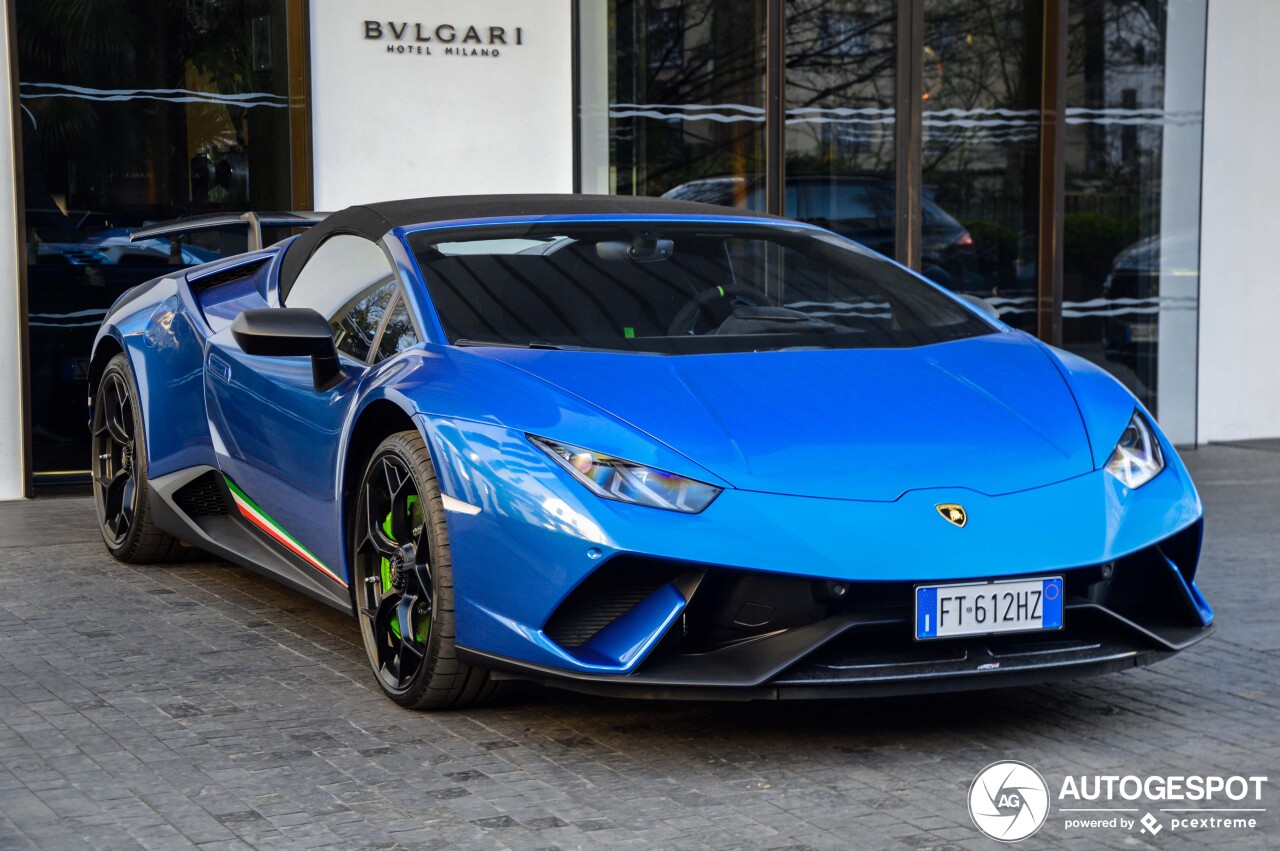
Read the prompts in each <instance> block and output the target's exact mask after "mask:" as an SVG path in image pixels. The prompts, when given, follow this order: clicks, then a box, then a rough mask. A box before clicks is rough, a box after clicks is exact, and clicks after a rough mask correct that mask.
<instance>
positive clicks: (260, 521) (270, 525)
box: [222, 476, 347, 588]
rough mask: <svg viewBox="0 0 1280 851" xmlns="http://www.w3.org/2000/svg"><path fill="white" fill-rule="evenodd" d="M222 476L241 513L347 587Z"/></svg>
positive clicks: (286, 546)
mask: <svg viewBox="0 0 1280 851" xmlns="http://www.w3.org/2000/svg"><path fill="white" fill-rule="evenodd" d="M222 478H223V479H224V480H225V481H226V483H227V487H228V488H230V490H231V498H232V499H234V500H235V501H236V508H239V509H240V513H241V514H243V515H244V516H245V519H247V520H248V521H249V522H250V523H252V524H253V525H255V526H257V527H258V528H259V529H261V530H262V531H263V532H266V533H267V534H268V535H270V536H271V537H272V538H273V539H274V540H275V541H276V542H277V543H279V544H280V545H281V546H283V547H284V548H285V549H287V550H288V551H289V552H291V553H293V554H294V555H296V556H297V557H298V558H300V559H302V560H303V561H305V562H306V563H307V564H309V565H311V566H312V567H314V568H315V569H316V570H318V571H320V572H321V573H323V574H324V575H325V576H327V577H329V578H330V579H332V580H333V581H334V582H336V583H338V584H339V585H341V586H342V587H343V588H346V587H347V583H345V582H343V581H342V580H341V579H339V578H338V575H337V574H336V573H334V572H333V571H332V570H330V569H329V568H327V567H325V566H324V563H323V562H321V561H320V559H318V558H316V557H315V556H313V555H312V554H311V553H309V552H307V548H306V547H304V546H302V544H300V543H298V540H297V539H296V538H294V537H293V536H292V535H290V534H289V533H288V532H286V531H285V530H284V528H283V527H282V526H281V525H280V524H279V523H277V522H276V521H275V520H272V519H271V516H270V515H269V514H267V513H266V512H265V511H263V510H262V509H261V508H259V507H258V505H257V503H255V502H254V501H253V500H251V499H249V497H248V495H247V494H246V493H245V492H244V491H242V490H240V488H238V487H236V484H235V482H233V481H231V480H230V479H228V478H227V477H226V476H223V477H222Z"/></svg>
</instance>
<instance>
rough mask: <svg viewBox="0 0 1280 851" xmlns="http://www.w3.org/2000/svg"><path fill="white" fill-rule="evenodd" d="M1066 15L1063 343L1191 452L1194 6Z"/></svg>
mask: <svg viewBox="0 0 1280 851" xmlns="http://www.w3.org/2000/svg"><path fill="white" fill-rule="evenodd" d="M1070 13H1071V26H1070V31H1071V34H1072V35H1071V39H1070V42H1069V47H1068V52H1067V67H1068V78H1067V131H1066V145H1067V158H1066V216H1065V218H1064V226H1065V241H1064V261H1065V262H1064V275H1063V310H1062V316H1063V322H1062V326H1063V337H1064V343H1065V345H1066V347H1067V348H1068V349H1070V350H1071V351H1073V352H1075V353H1076V354H1079V355H1081V356H1083V357H1085V358H1088V359H1089V360H1091V361H1093V362H1095V363H1098V364H1100V365H1102V366H1104V367H1106V368H1107V369H1108V370H1110V371H1111V372H1112V374H1114V375H1115V376H1116V377H1117V378H1119V379H1120V380H1121V381H1123V382H1124V383H1125V385H1127V386H1128V387H1129V389H1130V390H1132V391H1133V392H1134V393H1135V394H1136V395H1137V396H1138V398H1139V399H1141V400H1142V402H1143V404H1145V405H1147V406H1148V407H1150V408H1152V409H1153V410H1154V411H1155V413H1156V416H1157V417H1158V418H1159V420H1160V424H1161V426H1162V427H1164V429H1165V430H1166V431H1167V432H1168V433H1169V434H1170V436H1171V437H1172V438H1173V439H1174V440H1175V441H1179V442H1184V443H1193V442H1195V439H1196V434H1195V423H1196V350H1197V339H1196V336H1197V334H1196V329H1197V322H1196V315H1197V309H1198V308H1197V305H1198V301H1199V282H1200V275H1199V271H1200V146H1201V138H1202V135H1203V117H1204V109H1203V105H1204V37H1205V20H1206V17H1205V16H1206V13H1207V9H1206V2H1205V0H1167V2H1162V3H1138V2H1133V1H1132V0H1088V2H1076V3H1072V4H1071V6H1070Z"/></svg>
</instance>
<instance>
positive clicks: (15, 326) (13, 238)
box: [0, 15, 23, 499]
mask: <svg viewBox="0 0 1280 851" xmlns="http://www.w3.org/2000/svg"><path fill="white" fill-rule="evenodd" d="M9 67H10V63H9V16H8V15H0V282H3V283H0V499H20V498H21V497H22V496H23V463H22V451H23V450H22V431H23V394H22V361H23V352H22V348H21V341H22V322H23V316H22V312H21V310H20V309H19V308H20V307H21V300H20V297H19V282H20V281H21V277H20V272H21V269H20V267H19V266H18V215H17V181H16V179H15V176H16V174H17V168H16V165H17V164H16V161H15V159H14V155H13V152H14V139H13V121H12V120H11V119H10V116H11V115H12V114H13V98H12V90H13V86H12V82H11V81H10V79H9V77H10V73H9Z"/></svg>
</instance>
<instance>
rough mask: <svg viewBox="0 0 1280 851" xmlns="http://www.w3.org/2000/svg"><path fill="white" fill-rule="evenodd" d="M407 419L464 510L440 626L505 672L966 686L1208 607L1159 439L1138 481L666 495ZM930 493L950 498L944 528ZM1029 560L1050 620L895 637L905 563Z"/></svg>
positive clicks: (795, 691) (1195, 525) (1092, 666)
mask: <svg viewBox="0 0 1280 851" xmlns="http://www.w3.org/2000/svg"><path fill="white" fill-rule="evenodd" d="M427 425H428V428H427V431H428V434H430V435H431V436H432V449H433V453H434V455H435V462H436V470H437V473H438V475H439V477H440V482H441V487H442V490H443V491H444V493H446V494H449V495H450V496H452V497H454V498H456V499H459V500H462V501H463V502H466V503H469V504H470V505H472V506H474V507H476V508H477V509H479V510H478V511H476V512H468V513H458V512H455V513H450V514H449V515H448V524H449V538H450V549H451V556H452V563H453V574H454V588H455V611H456V616H457V641H458V644H459V647H460V650H462V652H463V653H464V655H466V657H467V658H468V659H469V660H470V661H471V662H472V663H475V664H480V665H483V666H484V667H488V668H492V669H494V670H498V671H502V672H504V675H506V676H519V677H522V678H526V679H542V680H554V681H555V682H557V683H558V684H561V685H566V686H571V687H577V688H586V689H589V690H610V689H617V688H621V689H623V690H624V693H628V694H636V695H638V694H640V693H641V692H642V691H647V692H649V693H657V694H666V693H667V692H668V691H671V690H675V691H678V692H680V693H681V694H686V695H688V696H707V695H704V694H703V692H705V691H706V690H711V691H712V692H713V693H716V694H721V695H722V696H744V697H752V696H762V697H770V696H784V695H786V696H790V695H801V694H809V693H816V692H822V693H824V694H835V693H839V691H840V690H842V689H851V688H856V689H861V690H863V691H870V692H873V693H883V692H887V691H895V692H896V691H916V690H922V689H926V688H932V689H943V688H972V687H979V686H981V685H997V684H1000V683H1002V682H1009V681H1011V680H1013V679H1015V678H1018V677H1021V678H1022V679H1024V680H1026V679H1031V678H1034V679H1037V680H1045V679H1052V678H1055V677H1060V676H1073V675H1077V674H1083V673H1090V672H1096V671H1099V670H1110V669H1113V668H1117V667H1126V666H1132V665H1137V664H1145V663H1147V662H1150V661H1154V660H1155V659H1157V658H1159V657H1160V656H1161V655H1163V654H1168V653H1171V652H1175V651H1177V650H1179V649H1181V648H1182V647H1185V646H1187V645H1188V644H1190V643H1192V642H1194V641H1196V640H1198V639H1199V638H1202V637H1203V636H1204V635H1206V634H1207V633H1208V631H1209V628H1210V626H1209V625H1210V623H1211V619H1212V612H1211V611H1210V610H1209V607H1208V606H1207V604H1205V602H1204V600H1203V598H1201V597H1200V595H1199V592H1198V591H1197V590H1196V589H1195V585H1194V579H1195V569H1196V563H1197V561H1198V558H1199V545H1200V535H1201V528H1202V520H1201V518H1202V514H1203V511H1202V507H1201V505H1200V500H1199V498H1198V496H1197V495H1196V493H1195V489H1194V487H1193V486H1192V485H1191V482H1190V479H1189V477H1188V476H1187V473H1186V470H1185V468H1183V467H1182V465H1181V462H1180V461H1179V460H1178V459H1177V456H1176V454H1175V453H1172V452H1170V453H1169V457H1168V462H1169V464H1168V467H1167V468H1166V469H1165V471H1164V472H1163V473H1161V474H1160V475H1159V476H1157V477H1156V478H1155V479H1153V480H1152V481H1151V482H1149V483H1148V484H1146V485H1144V486H1143V487H1142V488H1140V489H1138V490H1137V491H1129V490H1127V489H1125V488H1124V486H1123V485H1121V484H1120V483H1119V482H1118V481H1117V480H1116V479H1115V478H1114V477H1113V476H1110V475H1109V474H1107V473H1105V472H1103V471H1101V470H1095V471H1093V472H1091V473H1087V474H1085V475H1082V476H1078V477H1076V478H1074V479H1069V480H1066V481H1063V482H1058V483H1056V484H1052V485H1047V486H1044V487H1041V488H1035V489H1032V490H1028V491H1020V492H1015V493H1011V494H1006V495H1000V496H991V495H985V494H981V493H977V492H975V491H972V490H968V489H965V488H957V487H948V488H935V489H927V490H916V491H908V492H906V493H904V494H903V495H901V496H900V497H899V498H898V499H896V500H894V501H892V502H867V501H854V500H835V499H820V498H809V497H796V496H785V495H779V494H767V493H760V492H749V491H742V490H734V489H728V490H726V491H725V492H724V493H722V494H721V496H720V497H719V498H718V499H717V500H716V501H715V502H713V503H712V504H711V505H710V506H709V507H708V508H707V509H706V510H705V511H703V512H702V513H701V514H698V515H681V514H676V513H674V512H668V511H660V510H656V509H650V508H644V507H640V506H632V505H625V504H622V503H618V502H613V501H609V500H602V499H599V498H598V497H596V496H594V495H593V494H591V493H590V492H588V491H587V490H586V489H585V488H583V487H582V486H581V485H580V484H579V483H578V482H576V481H574V480H573V479H571V478H570V477H569V476H568V474H567V473H565V472H564V471H563V470H562V469H560V468H559V467H557V466H556V465H554V464H552V463H550V462H549V461H548V460H547V458H546V456H545V454H544V453H542V452H541V451H540V450H537V449H535V448H534V447H533V446H532V445H531V444H530V443H529V442H528V441H527V440H526V439H525V438H524V436H523V434H519V433H512V432H509V431H507V430H506V429H503V428H501V427H496V426H486V425H483V424H478V423H474V422H466V423H463V422H458V421H447V420H439V419H435V420H429V421H428V423H427ZM942 503H959V504H962V505H964V506H965V508H966V510H967V512H968V523H967V524H966V525H965V527H964V528H963V529H960V528H956V527H955V526H953V525H951V524H950V523H947V522H946V521H945V520H944V519H942V518H941V517H939V515H938V511H937V510H936V508H935V506H936V505H938V504H942ZM1046 575H1062V576H1063V577H1064V578H1065V579H1066V581H1067V592H1068V600H1067V608H1066V628H1065V630H1063V631H1057V632H1054V633H1052V634H1049V635H1041V636H1035V635H1034V634H1033V635H1031V636H1030V637H1029V636H1026V635H1024V636H1021V637H1016V638H1015V637H1005V638H1001V639H966V640H963V641H958V640H939V641H936V642H926V643H917V642H915V641H914V637H913V629H912V616H913V613H912V610H911V600H912V593H911V588H912V586H913V585H914V584H918V583H944V582H955V581H979V580H983V579H1009V578H1015V577H1019V576H1046ZM837 582H838V583H842V584H844V585H845V586H846V587H847V588H848V589H849V590H848V593H847V595H845V597H844V598H843V599H841V600H834V599H828V598H827V597H825V596H824V595H825V594H826V591H824V590H823V588H824V587H826V586H829V585H830V584H831V583H837ZM748 603H754V604H756V607H755V608H752V607H750V606H748V608H747V610H746V612H747V613H746V615H744V616H742V617H739V610H740V609H742V607H743V606H744V605H746V604H748ZM765 608H768V609H772V610H776V611H773V612H772V613H770V615H769V617H765V616H764V614H763V609H765ZM735 621H742V622H744V623H747V624H748V626H747V628H745V629H743V628H742V627H741V624H738V625H735Z"/></svg>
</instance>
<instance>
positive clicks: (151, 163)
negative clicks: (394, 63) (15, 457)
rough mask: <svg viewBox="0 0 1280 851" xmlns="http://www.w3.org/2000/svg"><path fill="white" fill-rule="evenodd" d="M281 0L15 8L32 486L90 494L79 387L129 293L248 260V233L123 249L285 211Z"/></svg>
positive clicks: (288, 184)
mask: <svg viewBox="0 0 1280 851" xmlns="http://www.w3.org/2000/svg"><path fill="white" fill-rule="evenodd" d="M285 7H286V3H285V0H189V2H180V3H174V2H167V0H122V2H113V3H96V2H87V3H86V2H77V0H17V4H16V19H17V38H16V45H17V53H18V77H19V95H20V98H21V116H22V121H21V135H22V140H21V141H22V162H23V181H24V186H25V224H26V233H25V243H26V262H27V270H26V273H27V302H28V326H27V327H28V339H29V345H30V365H31V366H30V369H31V381H30V387H31V396H30V405H31V428H32V442H33V446H32V457H33V468H34V472H35V476H36V482H37V484H38V485H39V484H47V483H56V482H58V481H60V480H61V477H69V478H71V479H82V480H87V469H88V466H89V436H88V431H87V430H86V428H85V401H84V400H85V396H86V392H87V391H86V384H85V375H86V369H87V366H88V357H89V351H90V347H91V345H92V342H93V336H94V333H95V331H96V329H97V326H98V323H99V321H100V319H101V317H102V316H103V314H104V313H105V312H106V310H107V308H108V307H109V306H110V305H111V303H112V302H113V301H115V299H116V298H117V297H118V296H119V295H120V294H121V293H122V292H124V291H125V290H126V289H128V288H129V287H131V286H133V285H135V284H138V283H140V282H142V281H145V280H148V279H150V278H153V277H156V276H157V275H159V274H163V271H164V268H165V267H171V268H181V267H183V266H189V265H192V264H195V263H202V262H205V261H207V260H210V259H213V258H216V257H219V256H224V255H227V254H232V253H237V252H240V251H244V250H245V249H246V247H247V239H248V229H247V228H231V229H224V230H215V231H208V232H205V233H202V234H200V235H199V236H198V237H195V238H193V239H184V240H182V241H180V242H174V241H170V240H148V241H143V242H138V243H130V242H129V233H130V230H131V229H132V228H134V227H137V226H139V225H142V224H144V223H147V222H155V221H161V220H166V219H172V218H176V217H178V216H182V215H188V214H196V213H211V212H223V211H233V212H237V213H238V212H244V211H247V210H277V209H289V207H290V206H291V205H292V198H293V188H294V186H293V177H292V170H291V147H290V134H291V124H290V121H291V119H290V112H291V110H290V108H289V107H290V100H289V96H290V91H289V64H288V54H289V51H288V38H287V15H286V8H285Z"/></svg>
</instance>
